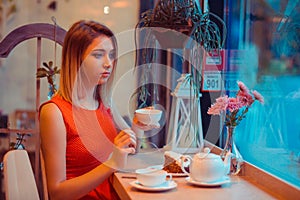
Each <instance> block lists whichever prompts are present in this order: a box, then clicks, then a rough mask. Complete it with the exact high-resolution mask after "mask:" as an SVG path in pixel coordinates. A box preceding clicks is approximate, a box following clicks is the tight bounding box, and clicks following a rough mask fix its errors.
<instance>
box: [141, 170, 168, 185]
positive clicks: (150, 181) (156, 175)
mask: <svg viewBox="0 0 300 200" xmlns="http://www.w3.org/2000/svg"><path fill="white" fill-rule="evenodd" d="M135 172H136V176H137V180H138V182H139V183H140V184H142V185H143V186H146V187H155V186H159V185H161V184H163V183H165V182H166V181H167V178H168V181H171V180H172V175H171V174H168V173H167V172H166V171H164V170H157V169H148V168H146V169H137V170H136V171H135Z"/></svg>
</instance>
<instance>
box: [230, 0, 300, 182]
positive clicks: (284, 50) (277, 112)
mask: <svg viewBox="0 0 300 200" xmlns="http://www.w3.org/2000/svg"><path fill="white" fill-rule="evenodd" d="M241 2H242V3H241V4H236V3H235V1H232V2H231V1H229V0H228V1H227V2H226V3H225V9H227V10H228V11H227V12H226V15H225V18H226V24H227V25H228V33H229V34H228V40H227V49H228V58H229V61H228V62H227V63H228V66H227V69H228V72H227V74H231V75H232V74H235V78H236V79H238V80H241V81H243V82H244V83H245V84H246V85H247V86H248V87H249V89H255V90H257V91H259V92H260V93H261V94H262V95H263V96H264V98H265V104H264V105H260V104H259V103H255V104H253V105H252V107H251V109H249V112H248V113H247V115H246V118H245V119H244V120H243V121H242V122H241V123H240V125H239V126H238V127H237V128H236V130H235V142H236V145H237V147H238V149H239V151H240V153H241V154H242V156H243V158H244V159H245V160H247V161H249V162H251V163H252V164H254V165H256V166H258V167H260V168H262V169H264V170H266V171H268V172H270V173H272V174H274V175H276V176H278V177H280V178H282V179H284V180H286V181H288V182H289V183H291V184H294V185H296V186H298V187H300V1H299V0H296V1H295V0H286V1H280V0H264V1H258V0H247V1H241ZM232 77H233V76H232Z"/></svg>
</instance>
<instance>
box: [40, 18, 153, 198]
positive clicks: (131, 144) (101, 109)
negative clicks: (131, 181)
mask: <svg viewBox="0 0 300 200" xmlns="http://www.w3.org/2000/svg"><path fill="white" fill-rule="evenodd" d="M116 64H117V41H116V38H115V36H114V34H113V33H112V31H111V30H110V29H109V28H107V27H106V26H104V25H102V24H99V23H97V22H94V21H84V20H81V21H78V22H76V23H74V24H73V25H72V27H71V28H70V29H69V31H68V32H67V34H66V36H65V40H64V45H63V49H62V63H61V73H60V83H59V89H58V92H57V93H56V94H55V95H54V96H53V97H52V99H51V100H49V101H47V102H45V103H44V104H42V105H41V107H40V134H41V149H42V154H43V157H44V161H45V170H46V176H47V186H48V192H49V195H50V199H51V200H54V199H65V200H67V199H118V196H117V195H116V193H115V192H114V190H113V188H112V187H111V184H110V182H109V180H110V177H111V175H112V174H113V172H115V171H116V170H119V169H123V168H124V167H125V166H126V163H127V156H128V154H133V153H135V148H136V132H138V133H139V134H142V133H143V131H144V130H150V129H152V128H153V125H145V124H143V123H140V122H138V121H137V120H136V119H135V118H134V120H133V125H132V128H129V127H128V126H126V125H125V124H124V123H123V121H122V118H121V116H120V115H119V114H118V112H116V111H115V109H114V107H113V103H112V98H111V94H110V91H111V86H112V82H113V77H114V73H115V68H116ZM117 125H118V126H117ZM154 126H156V125H154ZM133 130H134V131H135V132H134V131H133Z"/></svg>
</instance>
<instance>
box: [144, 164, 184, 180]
mask: <svg viewBox="0 0 300 200" xmlns="http://www.w3.org/2000/svg"><path fill="white" fill-rule="evenodd" d="M147 168H150V169H163V165H153V166H150V167H147ZM168 174H170V175H172V177H185V176H188V174H186V173H168Z"/></svg>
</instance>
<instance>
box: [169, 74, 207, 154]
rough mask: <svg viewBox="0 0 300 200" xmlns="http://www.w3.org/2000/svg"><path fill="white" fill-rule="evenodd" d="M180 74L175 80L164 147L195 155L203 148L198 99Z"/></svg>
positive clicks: (190, 84)
mask: <svg viewBox="0 0 300 200" xmlns="http://www.w3.org/2000/svg"><path fill="white" fill-rule="evenodd" d="M188 76H189V74H182V75H181V77H180V78H179V79H178V80H177V81H178V83H177V86H176V88H175V90H174V92H172V93H171V95H172V96H173V99H172V107H171V113H170V120H169V127H168V135H167V141H166V142H167V144H166V146H165V147H164V148H165V149H167V150H172V151H176V152H180V153H196V152H199V151H201V150H202V148H203V128H202V119H201V107H200V97H201V96H202V95H201V93H198V94H197V95H196V94H195V91H194V90H193V88H194V87H193V83H192V81H190V80H189V79H188V78H187V77H188Z"/></svg>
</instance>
